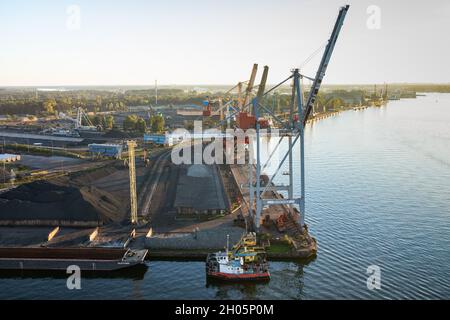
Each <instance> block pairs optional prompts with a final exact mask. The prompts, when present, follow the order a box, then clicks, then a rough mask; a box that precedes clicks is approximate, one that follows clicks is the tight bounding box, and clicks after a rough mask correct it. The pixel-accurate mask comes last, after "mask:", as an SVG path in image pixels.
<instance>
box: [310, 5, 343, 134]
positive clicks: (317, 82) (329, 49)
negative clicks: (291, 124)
mask: <svg viewBox="0 0 450 320" xmlns="http://www.w3.org/2000/svg"><path fill="white" fill-rule="evenodd" d="M349 8H350V6H349V5H346V6H344V7H341V9H340V10H339V15H338V17H337V20H336V23H335V25H334V28H333V32H332V33H331V36H330V39H329V40H328V44H327V46H326V48H325V52H324V53H323V56H322V60H321V61H320V65H319V68H318V69H317V74H316V78H315V79H314V82H313V85H312V86H311V91H310V93H309V97H308V100H307V102H306V104H305V113H304V117H303V126H305V125H306V121H308V117H309V114H310V113H311V110H312V107H313V105H314V102H315V101H316V98H317V94H318V92H319V89H320V86H321V85H322V80H323V77H324V76H325V72H326V70H327V67H328V63H329V62H330V59H331V55H332V53H333V50H334V46H335V44H336V40H337V38H338V36H339V32H340V31H341V27H342V25H343V24H344V20H345V15H346V14H347V11H348V9H349Z"/></svg>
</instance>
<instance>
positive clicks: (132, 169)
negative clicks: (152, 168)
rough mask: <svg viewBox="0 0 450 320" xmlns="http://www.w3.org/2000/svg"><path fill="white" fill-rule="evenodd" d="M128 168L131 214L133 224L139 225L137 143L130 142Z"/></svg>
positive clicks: (128, 142)
mask: <svg viewBox="0 0 450 320" xmlns="http://www.w3.org/2000/svg"><path fill="white" fill-rule="evenodd" d="M127 145H128V167H129V169H130V170H129V171H130V212H131V223H132V224H137V223H138V217H137V196H136V163H135V152H134V148H135V147H136V146H137V144H136V141H134V140H128V141H127Z"/></svg>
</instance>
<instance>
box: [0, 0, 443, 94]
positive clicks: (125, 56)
mask: <svg viewBox="0 0 450 320" xmlns="http://www.w3.org/2000/svg"><path fill="white" fill-rule="evenodd" d="M347 3H348V4H350V10H349V12H348V14H347V18H346V21H345V23H344V26H343V28H342V31H341V34H340V37H339V39H338V42H337V44H336V48H335V51H334V54H333V57H332V59H331V62H330V65H329V67H328V71H327V75H326V77H325V81H324V83H327V84H356V83H367V84H369V83H384V82H388V83H393V82H415V83H419V82H420V83H424V82H427V83H448V82H450V41H449V33H450V1H448V0H427V1H418V0H410V1H407V0H355V1H352V0H347V1H346V2H345V0H322V1H318V0H276V1H275V0H273V1H267V0H239V1H235V0H227V1H224V0H221V1H215V0H209V1H206V0H190V1H186V0H164V1H162V0H160V1H154V0H150V1H149V0H146V1H144V0H142V1H141V0H128V1H115V0H86V1H85V0H71V1H67V0H29V1H23V0H14V1H12V0H10V1H1V2H0V40H1V42H0V43H1V45H0V86H51V85H54V86H61V85H66V86H69V85H152V84H153V83H154V81H155V79H157V80H158V83H159V84H163V85H164V84H166V85H170V84H180V85H183V84H235V83H237V82H238V81H244V80H247V79H248V78H249V74H250V71H251V68H252V65H253V63H258V64H259V65H260V70H262V67H263V66H264V65H268V66H269V67H270V71H269V79H268V82H269V83H277V82H279V81H281V80H283V79H285V78H286V77H287V76H288V75H289V73H290V70H291V69H292V68H296V67H300V68H301V72H302V73H303V74H305V75H309V76H313V75H315V72H316V68H317V65H318V63H319V61H320V57H321V54H322V52H319V54H316V55H314V56H313V58H312V59H311V60H310V61H309V62H308V63H306V64H304V63H303V62H304V61H305V60H306V59H307V58H308V57H310V55H311V54H312V53H313V52H315V51H317V49H319V48H321V47H323V45H324V43H325V42H326V40H327V39H328V37H329V35H330V33H331V30H332V28H333V25H334V22H335V20H336V17H337V13H338V11H339V7H340V6H342V5H344V4H347ZM260 74H261V71H260V73H259V76H260ZM259 76H258V78H257V79H259Z"/></svg>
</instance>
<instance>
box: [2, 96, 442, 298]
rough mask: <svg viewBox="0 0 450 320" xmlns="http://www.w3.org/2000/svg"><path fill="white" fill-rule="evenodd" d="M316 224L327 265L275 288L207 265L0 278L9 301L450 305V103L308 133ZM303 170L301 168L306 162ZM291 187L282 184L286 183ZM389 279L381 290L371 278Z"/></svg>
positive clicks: (392, 108)
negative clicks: (214, 278)
mask: <svg viewBox="0 0 450 320" xmlns="http://www.w3.org/2000/svg"><path fill="white" fill-rule="evenodd" d="M306 136H307V137H306V153H307V163H306V170H307V184H306V185H307V215H306V221H307V223H308V224H309V227H310V231H311V233H312V234H313V235H314V236H315V237H316V238H317V241H318V244H319V251H318V255H317V258H316V259H315V260H314V261H312V262H310V263H309V264H307V265H303V264H300V263H295V262H272V263H271V273H272V280H271V281H270V282H269V283H268V284H250V285H242V284H228V285H223V284H222V285H218V284H207V283H206V279H205V276H204V264H203V262H167V261H150V262H148V270H147V271H146V272H145V273H140V274H137V273H136V274H135V273H132V274H127V275H119V276H118V277H114V278H87V279H84V278H83V279H82V290H79V291H69V290H68V289H67V288H66V279H65V278H55V277H51V276H40V277H22V276H20V275H19V276H6V275H0V289H1V290H0V298H31V299H39V298H50V299H61V298H63V299H80V298H84V299H93V298H103V299H108V298H117V299H128V298H130V299H166V298H175V299H178V298H180V299H231V298H234V299H241V298H249V299H271V298H273V299H324V298H331V299H337V298H342V299H356V298H362V299H375V298H376V299H379V298H386V299H436V298H447V299H449V298H450V265H449V262H450V95H449V94H427V96H426V97H419V98H418V99H405V100H401V101H392V102H389V104H388V105H387V106H386V107H382V108H370V109H366V110H364V111H348V112H344V113H341V114H340V115H338V116H336V117H333V118H328V119H326V120H323V121H320V122H318V123H315V124H313V125H312V126H308V128H307V134H306ZM296 161H298V159H296ZM283 179H286V176H280V177H279V182H280V180H283ZM370 265H378V266H379V267H380V268H381V285H382V287H381V290H375V291H370V290H368V289H367V286H366V279H367V274H366V269H367V267H368V266H370Z"/></svg>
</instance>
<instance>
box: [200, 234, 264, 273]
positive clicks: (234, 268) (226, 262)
mask: <svg viewBox="0 0 450 320" xmlns="http://www.w3.org/2000/svg"><path fill="white" fill-rule="evenodd" d="M206 275H207V276H208V277H209V278H214V279H220V280H226V281H242V280H258V281H263V280H269V279H270V272H269V263H268V262H267V256H266V252H265V250H264V248H262V247H257V246H256V235H255V234H254V233H249V234H247V235H245V236H243V237H242V238H241V240H240V241H239V242H238V244H236V245H235V246H234V247H233V248H232V250H231V251H229V250H228V245H227V250H226V251H225V252H223V251H220V252H215V253H210V254H208V257H207V258H206Z"/></svg>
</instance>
